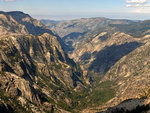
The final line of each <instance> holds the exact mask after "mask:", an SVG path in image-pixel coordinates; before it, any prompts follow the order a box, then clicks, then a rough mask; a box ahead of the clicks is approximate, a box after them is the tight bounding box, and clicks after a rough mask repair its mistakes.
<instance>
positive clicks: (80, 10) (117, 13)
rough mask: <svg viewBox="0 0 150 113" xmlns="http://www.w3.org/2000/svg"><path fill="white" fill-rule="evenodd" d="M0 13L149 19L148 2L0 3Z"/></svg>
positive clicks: (49, 0) (34, 0)
mask: <svg viewBox="0 0 150 113" xmlns="http://www.w3.org/2000/svg"><path fill="white" fill-rule="evenodd" d="M0 10H1V11H23V12H25V13H28V14H30V15H31V16H33V17H35V18H37V19H42V18H43V19H51V20H53V19H55V20H62V19H75V18H86V17H108V18H116V19H117V18H118V19H120V18H121V19H136V20H139V19H150V0H0Z"/></svg>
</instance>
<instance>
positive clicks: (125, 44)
mask: <svg viewBox="0 0 150 113" xmlns="http://www.w3.org/2000/svg"><path fill="white" fill-rule="evenodd" d="M149 24H150V21H149V20H145V21H130V20H113V19H107V18H89V19H88V18H87V19H77V20H72V21H65V22H59V23H56V25H54V24H53V25H52V26H50V27H49V28H50V29H51V30H53V31H54V32H56V33H57V34H58V35H59V36H60V37H61V38H62V40H63V41H64V43H65V44H66V45H68V46H69V47H70V48H71V49H70V50H69V51H68V49H67V50H65V51H66V52H67V53H68V55H69V56H70V58H73V59H74V61H75V62H78V63H79V64H80V65H81V68H82V70H83V75H84V76H89V77H91V78H92V80H93V87H92V92H91V95H92V97H93V101H94V99H95V100H102V99H101V98H100V96H99V95H101V93H102V92H103V91H102V89H104V91H105V92H103V94H105V96H106V97H111V96H112V95H113V97H112V99H111V100H110V101H108V102H107V103H106V104H104V106H99V107H97V108H94V109H97V111H101V110H104V109H105V108H107V107H112V106H114V105H116V106H115V107H114V108H112V109H108V110H107V111H106V113H107V112H108V113H113V112H121V111H122V112H121V113H128V112H130V111H128V108H130V107H129V105H130V104H131V103H132V102H133V103H134V102H135V101H141V100H138V98H140V99H141V98H142V97H144V98H146V99H145V100H144V99H143V98H142V101H147V102H149V94H150V92H149V88H148V87H149V86H150V83H149V80H148V79H147V78H149V69H150V68H149V63H148V62H149V57H148V54H149V52H148V51H149V39H150V25H149ZM107 91H109V93H107ZM114 92H115V93H114ZM144 92H145V93H144ZM106 93H107V94H106ZM128 99H129V100H130V99H131V103H130V101H128V102H125V103H126V104H124V103H121V104H120V105H118V106H124V107H121V108H120V107H118V106H117V104H119V103H120V102H122V101H125V100H128ZM132 99H133V100H132ZM134 99H135V100H134ZM136 99H137V100H136ZM91 102H92V100H91ZM98 102H99V101H97V102H96V103H98ZM146 104H148V105H149V103H146ZM134 105H135V106H132V107H131V108H132V110H133V111H136V110H138V109H142V107H143V109H145V110H148V109H149V108H148V109H146V108H145V107H144V106H145V105H144V104H142V103H141V102H139V103H138V104H134ZM127 106H128V107H127ZM141 106H142V107H141ZM91 109H93V108H91ZM132 110H131V111H132ZM85 111H86V110H85ZM85 111H83V113H84V112H85ZM87 111H89V112H90V109H88V110H87ZM91 112H92V110H91ZM104 113H105V112H104ZM146 113H147V111H146Z"/></svg>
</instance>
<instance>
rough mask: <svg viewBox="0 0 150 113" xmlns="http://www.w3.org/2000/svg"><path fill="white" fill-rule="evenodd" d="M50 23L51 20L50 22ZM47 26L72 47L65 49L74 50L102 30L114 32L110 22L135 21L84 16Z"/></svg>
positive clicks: (123, 22)
mask: <svg viewBox="0 0 150 113" xmlns="http://www.w3.org/2000/svg"><path fill="white" fill-rule="evenodd" d="M49 23H50V22H49ZM49 23H48V24H47V26H48V27H49V28H50V29H51V30H52V31H54V32H56V33H57V34H58V35H59V36H60V37H61V38H62V39H63V41H64V42H65V44H66V45H68V46H69V48H70V49H65V50H66V51H67V52H72V51H73V50H74V48H75V45H76V44H78V43H80V42H82V39H86V38H89V37H92V36H93V35H95V34H97V35H98V34H99V33H100V32H106V31H110V33H111V32H113V33H114V30H115V29H114V28H113V27H110V26H109V24H117V25H118V24H130V23H134V22H133V21H130V20H113V19H108V18H101V17H97V18H82V19H77V20H71V21H62V22H57V23H52V24H51V25H49Z"/></svg>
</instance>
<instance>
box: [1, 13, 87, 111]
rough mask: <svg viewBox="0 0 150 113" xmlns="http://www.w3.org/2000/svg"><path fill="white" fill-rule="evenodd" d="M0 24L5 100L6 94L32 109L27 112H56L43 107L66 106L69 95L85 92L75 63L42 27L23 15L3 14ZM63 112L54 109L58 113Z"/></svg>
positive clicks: (56, 108) (54, 37)
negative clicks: (73, 92) (75, 92)
mask: <svg viewBox="0 0 150 113" xmlns="http://www.w3.org/2000/svg"><path fill="white" fill-rule="evenodd" d="M0 22H1V25H0V27H1V32H0V34H1V36H0V89H1V91H2V92H3V93H4V97H6V98H7V96H6V95H5V93H6V94H8V95H9V96H11V97H12V98H16V99H17V101H20V104H21V103H22V104H23V106H26V105H30V106H33V107H30V108H28V109H31V110H32V111H33V112H37V110H36V109H37V106H40V107H39V108H40V110H41V111H42V112H44V111H47V110H49V111H52V110H53V109H54V108H52V109H46V108H45V107H44V106H50V104H52V106H55V105H57V103H61V102H63V103H64V104H66V105H67V101H66V103H65V102H64V100H63V98H64V97H66V100H70V97H68V96H67V95H66V93H70V92H71V90H74V91H77V90H76V87H81V88H79V89H80V90H82V89H83V88H85V87H84V85H85V84H84V80H83V79H82V75H81V72H79V71H78V69H77V66H76V63H75V62H74V61H73V60H71V59H70V58H69V57H68V56H67V54H66V53H65V52H64V50H63V48H62V47H61V45H60V43H59V41H58V38H57V37H56V36H55V35H54V34H53V33H52V32H51V31H50V30H48V29H46V27H45V26H44V25H43V24H41V23H40V22H39V21H37V20H35V19H33V18H31V17H30V16H29V15H27V14H24V13H22V12H8V13H6V12H1V13H0ZM14 28H15V29H14ZM81 79H82V80H81ZM80 90H78V91H80ZM8 98H9V97H8ZM5 103H8V104H9V101H5ZM45 103H47V104H45ZM10 105H12V103H11V104H10ZM35 105H36V106H35ZM13 107H14V106H13ZM61 108H62V107H60V106H59V105H58V106H55V110H57V111H59V110H61ZM13 109H15V108H13ZM25 109H27V108H25Z"/></svg>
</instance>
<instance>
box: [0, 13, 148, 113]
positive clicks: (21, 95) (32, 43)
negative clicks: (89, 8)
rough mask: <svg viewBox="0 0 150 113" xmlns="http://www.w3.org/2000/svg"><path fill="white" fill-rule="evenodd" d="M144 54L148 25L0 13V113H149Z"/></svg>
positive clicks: (146, 61) (145, 55)
mask: <svg viewBox="0 0 150 113" xmlns="http://www.w3.org/2000/svg"><path fill="white" fill-rule="evenodd" d="M149 56H150V21H149V20H146V21H131V20H114V19H108V18H101V17H99V18H83V19H77V20H71V21H51V20H41V21H39V20H36V19H33V18H32V17H31V16H30V15H28V14H25V13H23V12H17V11H16V12H0V89H1V92H0V111H2V112H7V113H27V112H29V113H32V112H33V113H79V112H82V113H93V112H94V113H99V112H102V111H103V112H104V113H136V112H137V111H138V112H139V113H148V112H149V110H150V106H149V103H150V99H149V97H150V89H149V85H150V80H149V79H150V72H149V71H150V57H149ZM110 107H111V108H110ZM107 109H108V110H107Z"/></svg>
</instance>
